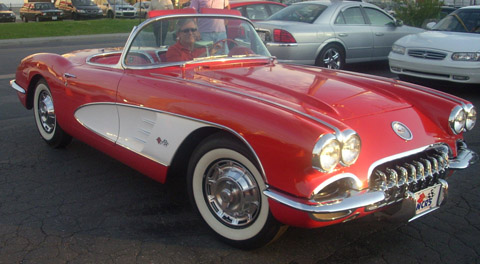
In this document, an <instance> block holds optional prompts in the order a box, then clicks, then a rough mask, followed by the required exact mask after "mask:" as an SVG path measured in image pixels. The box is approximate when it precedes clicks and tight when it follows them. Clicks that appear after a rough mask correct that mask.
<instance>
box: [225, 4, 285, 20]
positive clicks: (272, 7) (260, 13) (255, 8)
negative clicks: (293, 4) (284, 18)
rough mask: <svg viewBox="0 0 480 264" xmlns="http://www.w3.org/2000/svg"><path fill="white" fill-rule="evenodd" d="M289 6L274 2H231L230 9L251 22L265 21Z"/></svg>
mask: <svg viewBox="0 0 480 264" xmlns="http://www.w3.org/2000/svg"><path fill="white" fill-rule="evenodd" d="M286 6H287V5H285V4H281V3H278V2H273V1H230V8H231V9H235V10H238V11H240V13H242V16H244V17H248V18H249V19H251V20H265V19H267V18H268V17H269V16H271V15H272V14H274V13H276V12H278V11H280V10H282V9H283V8H284V7H286Z"/></svg>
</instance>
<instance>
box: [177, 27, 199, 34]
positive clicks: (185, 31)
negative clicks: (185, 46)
mask: <svg viewBox="0 0 480 264" xmlns="http://www.w3.org/2000/svg"><path fill="white" fill-rule="evenodd" d="M180 32H183V33H185V34H187V33H188V32H192V33H195V32H197V29H196V28H185V29H182V30H180Z"/></svg>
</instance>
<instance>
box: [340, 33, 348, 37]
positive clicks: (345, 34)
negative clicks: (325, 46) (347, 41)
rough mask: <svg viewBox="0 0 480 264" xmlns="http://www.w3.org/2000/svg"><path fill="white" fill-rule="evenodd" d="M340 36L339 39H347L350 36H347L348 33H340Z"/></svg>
mask: <svg viewBox="0 0 480 264" xmlns="http://www.w3.org/2000/svg"><path fill="white" fill-rule="evenodd" d="M338 36H339V37H347V36H348V34H347V33H340V34H338Z"/></svg>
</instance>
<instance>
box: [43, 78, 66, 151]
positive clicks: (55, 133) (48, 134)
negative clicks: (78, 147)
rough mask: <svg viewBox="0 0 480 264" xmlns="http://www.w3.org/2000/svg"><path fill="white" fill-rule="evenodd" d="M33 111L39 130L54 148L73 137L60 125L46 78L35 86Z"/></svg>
mask: <svg viewBox="0 0 480 264" xmlns="http://www.w3.org/2000/svg"><path fill="white" fill-rule="evenodd" d="M33 100H34V102H33V112H34V116H35V123H36V124H37V129H38V132H40V135H41V136H42V138H43V139H44V140H45V141H46V142H47V144H49V145H50V146H52V147H54V148H61V147H65V146H66V145H68V144H69V143H70V141H71V140H72V137H71V136H70V135H68V134H67V133H66V132H65V131H63V129H62V128H61V127H60V126H59V125H58V123H57V118H56V113H55V107H54V104H53V98H52V94H51V93H50V88H49V87H48V84H47V82H46V81H45V80H40V81H39V82H38V83H37V85H36V87H35V95H34V99H33Z"/></svg>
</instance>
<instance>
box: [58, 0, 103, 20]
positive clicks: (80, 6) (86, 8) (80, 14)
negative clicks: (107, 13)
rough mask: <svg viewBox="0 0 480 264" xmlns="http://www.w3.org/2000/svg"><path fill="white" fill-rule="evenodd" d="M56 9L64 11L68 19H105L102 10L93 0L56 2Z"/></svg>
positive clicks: (61, 0)
mask: <svg viewBox="0 0 480 264" xmlns="http://www.w3.org/2000/svg"><path fill="white" fill-rule="evenodd" d="M55 7H57V8H58V9H60V10H62V11H63V13H64V15H65V17H66V18H72V19H74V20H77V19H83V18H103V13H102V10H101V9H100V8H99V7H98V6H97V5H96V4H95V3H94V2H93V1H92V0H56V1H55Z"/></svg>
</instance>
